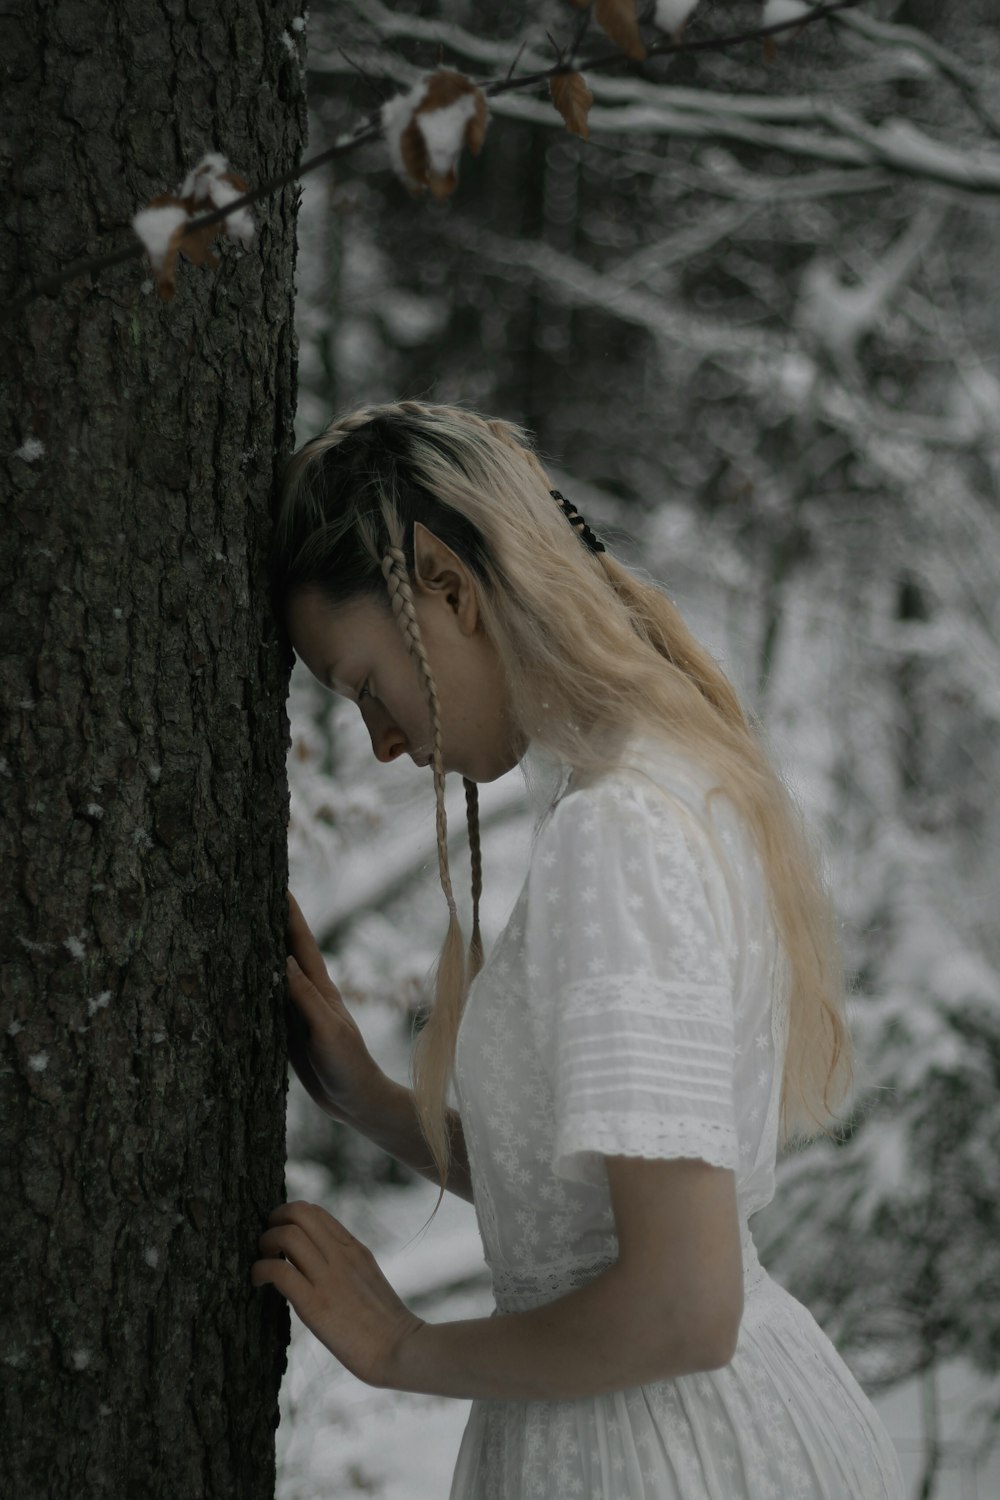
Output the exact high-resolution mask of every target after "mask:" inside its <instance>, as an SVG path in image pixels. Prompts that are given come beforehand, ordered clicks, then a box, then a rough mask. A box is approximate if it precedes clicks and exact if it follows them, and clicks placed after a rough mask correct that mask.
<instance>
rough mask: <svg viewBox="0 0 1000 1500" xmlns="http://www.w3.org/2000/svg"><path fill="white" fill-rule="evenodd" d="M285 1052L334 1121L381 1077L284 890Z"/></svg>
mask: <svg viewBox="0 0 1000 1500" xmlns="http://www.w3.org/2000/svg"><path fill="white" fill-rule="evenodd" d="M288 948H289V956H290V958H292V959H294V960H295V962H296V964H297V965H298V967H297V968H296V967H294V966H293V965H292V964H291V963H289V965H288V993H289V998H290V1000H291V1002H292V1006H291V1010H290V1012H289V1018H288V1022H289V1024H288V1055H289V1057H290V1058H291V1061H292V1066H293V1067H294V1069H295V1071H296V1073H297V1074H298V1076H299V1080H300V1081H301V1083H302V1086H303V1088H305V1089H306V1091H307V1092H308V1093H309V1095H310V1097H311V1098H313V1099H314V1100H315V1101H316V1103H317V1104H318V1105H320V1107H321V1108H323V1109H325V1110H326V1111H327V1113H328V1114H330V1115H332V1116H333V1118H334V1119H335V1120H342V1121H346V1122H347V1123H351V1122H352V1121H353V1120H354V1119H356V1118H357V1117H358V1116H359V1115H360V1114H362V1113H363V1110H364V1105H365V1102H366V1101H367V1100H368V1099H369V1098H371V1097H372V1094H373V1092H374V1089H375V1088H376V1087H377V1084H378V1082H379V1080H380V1078H381V1077H382V1070H381V1069H380V1068H379V1066H378V1064H377V1063H376V1062H375V1059H374V1058H373V1057H372V1055H371V1053H370V1052H369V1051H368V1048H367V1047H366V1046H365V1041H364V1038H363V1036H362V1035H361V1030H360V1028H359V1026H358V1023H357V1022H356V1021H355V1019H354V1017H353V1016H352V1015H351V1014H350V1012H349V1011H348V1009H347V1007H346V1005H345V1004H344V1001H343V998H342V996H341V993H340V991H339V990H338V989H337V986H336V985H335V984H334V983H333V980H332V979H331V978H330V976H329V974H328V973H327V972H326V965H325V964H324V963H323V958H322V955H321V954H320V951H319V946H318V944H317V942H316V939H315V938H314V937H313V935H312V933H311V932H310V930H309V924H308V923H307V922H306V919H305V917H304V916H303V915H302V911H301V909H300V907H299V904H298V902H297V901H296V899H295V897H294V896H293V895H292V893H291V891H289V892H288Z"/></svg>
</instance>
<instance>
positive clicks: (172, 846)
mask: <svg viewBox="0 0 1000 1500" xmlns="http://www.w3.org/2000/svg"><path fill="white" fill-rule="evenodd" d="M300 10H301V7H300V6H299V5H298V4H297V3H296V0H280V3H278V4H276V5H273V6H263V7H261V6H258V5H256V4H252V3H250V0H214V3H213V4H208V3H205V0H199V3H197V4H195V3H193V0H188V3H187V4H186V5H182V4H180V3H179V0H163V3H161V4H158V5H151V4H147V3H145V0H103V3H101V4H88V3H85V0H59V3H52V4H48V5H38V4H36V3H32V0H14V3H13V5H12V6H9V7H7V8H6V10H5V21H4V23H3V26H4V30H3V32H2V34H0V100H2V103H0V174H2V178H0V301H2V302H7V301H9V300H10V299H11V298H12V297H13V296H14V295H16V294H17V293H18V292H19V291H23V290H24V287H25V284H26V282H27V280H28V279H29V278H30V279H32V280H34V279H36V278H38V277H39V276H43V275H46V274H51V273H52V272H53V271H56V270H58V269H60V268H61V267H62V266H63V265H65V264H67V263H68V262H72V261H74V260H76V259H78V258H80V257H82V256H87V255H94V254H98V253H101V252H104V251H107V250H109V249H111V250H113V249H117V248H119V247H122V246H125V245H127V244H128V243H129V242H130V237H131V231H130V230H128V228H127V227H126V226H127V225H128V222H129V219H130V217H131V215H132V214H133V213H134V212H135V211H136V210H137V209H138V208H139V207H141V206H142V205H143V204H144V203H145V202H146V201H147V200H148V199H149V198H150V197H151V196H152V195H154V194H155V193H158V192H164V191H174V190H176V189H177V187H178V186H179V185H180V183H181V181H182V180H183V178H184V176H185V175H186V173H187V171H188V170H189V169H190V168H191V167H193V166H194V165H195V164H196V162H197V161H198V160H199V159H200V157H201V156H202V155H203V153H204V152H206V151H218V152H221V153H222V154H223V155H225V156H226V157H227V158H228V160H229V162H230V163H231V164H232V167H233V170H234V171H236V172H238V173H240V174H242V175H244V176H245V177H246V178H247V179H248V180H250V181H251V182H260V181H261V180H263V179H264V178H266V177H267V176H269V175H271V174H273V173H276V172H279V171H282V170H285V169H287V168H289V167H290V166H291V165H293V164H294V162H295V161H296V159H297V158H298V156H299V154H300V151H301V145H302V140H303V134H304V127H305V112H304V98H303V91H302V80H301V75H300V70H299V63H298V59H297V56H296V55H294V49H300V48H301V46H302V39H301V36H299V35H298V34H297V33H295V32H289V40H290V42H291V44H292V45H291V46H289V45H285V44H283V41H282V33H283V32H285V31H288V28H289V23H290V21H291V19H292V18H293V16H295V15H296V14H297V13H298V12H299V11H300ZM296 206H297V189H296V188H294V187H292V188H288V189H286V190H285V191H284V192H283V193H281V194H279V195H277V196H276V197H273V198H271V199H269V200H268V201H267V202H265V203H263V204H261V205H258V206H257V208H256V209H255V214H256V217H257V222H258V225H259V234H258V237H257V239H256V241H255V242H254V244H253V245H252V247H251V248H249V249H248V250H244V249H242V248H240V247H238V246H237V245H235V244H234V243H232V242H229V241H222V242H220V246H219V247H217V248H219V250H220V254H221V264H220V265H219V267H218V268H217V269H214V270H213V269H210V268H209V267H203V266H194V265H191V264H189V263H188V262H186V261H183V260H182V261H181V262H180V264H179V268H178V276H177V293H176V297H175V299H174V300H173V301H172V302H167V301H163V300H161V299H160V297H159V296H158V295H157V294H156V292H155V291H154V290H153V288H152V285H151V282H150V280H149V270H148V267H147V266H145V264H144V263H143V262H142V261H139V260H134V261H131V262H127V263H126V264H124V265H120V266H118V267H116V268H115V269H114V270H111V271H104V272H101V273H99V274H97V275H95V276H94V277H93V278H89V277H88V278H85V279H82V280H76V281H74V282H72V283H71V284H69V285H67V286H65V287H63V288H62V289H61V290H60V291H59V292H57V293H55V294H54V295H50V296H44V297H41V298H38V299H37V300H35V301H34V302H33V303H31V304H30V305H29V306H28V308H27V310H26V311H25V312H23V313H22V314H21V315H20V316H18V317H17V318H16V319H15V320H13V321H8V323H7V324H6V326H5V327H4V330H3V333H2V345H0V360H2V366H0V372H2V382H0V388H2V389H3V390H4V392H5V396H4V402H3V409H2V410H0V482H2V485H3V491H2V493H3V505H4V515H3V547H2V549H0V590H2V599H3V633H2V645H0V696H2V704H3V712H2V719H0V797H2V815H0V861H2V868H3V881H2V892H3V895H2V901H3V908H4V909H3V919H2V924H0V953H2V964H3V970H2V972H3V984H2V1014H0V1041H2V1044H3V1052H4V1056H3V1061H2V1064H0V1067H2V1069H3V1073H4V1078H3V1084H4V1088H3V1098H4V1109H3V1117H2V1123H0V1162H2V1165H3V1174H4V1177H5V1179H6V1180H5V1182H4V1184H3V1187H2V1209H3V1215H4V1240H5V1242H6V1243H5V1248H4V1259H3V1272H2V1284H3V1293H2V1300H3V1302H4V1303H5V1304H6V1305H5V1306H4V1308H3V1327H4V1335H3V1346H2V1350H0V1405H2V1409H3V1424H2V1444H0V1452H2V1455H3V1456H2V1459H0V1492H2V1493H3V1494H5V1495H12V1496H14V1495H16V1496H17V1497H18V1500H35V1497H39V1500H41V1497H45V1500H50V1497H51V1500H56V1497H62V1496H70V1495H72V1496H74V1497H75V1500H86V1497H91V1496H94V1497H97V1496H101V1497H107V1496H115V1497H118V1496H121V1497H131V1496H139V1495H141V1496H143V1497H144V1500H150V1497H153V1500H155V1497H157V1496H164V1497H167V1496H169V1497H170V1500H179V1497H182V1500H195V1497H214V1496H226V1497H232V1496H236V1495H238V1496H240V1497H241V1500H256V1497H265V1496H267V1497H270V1496H272V1495H273V1489H274V1442H273V1437H274V1427H275V1425H276V1422H277V1394H278V1385H279V1381H280V1378H281V1372H282V1369H283V1365H284V1348H285V1344H286V1340H287V1317H286V1315H285V1312H284V1308H283V1304H280V1303H279V1302H278V1300H277V1299H276V1298H274V1297H273V1296H264V1295H263V1294H262V1293H261V1292H259V1291H255V1290H253V1289H252V1288H251V1287H250V1284H249V1279H248V1275H249V1269H250V1264H251V1261H252V1260H253V1259H254V1258H255V1256H256V1245H257V1238H258V1235H259V1234H260V1231H261V1229H262V1227H263V1224H264V1222H265V1218H266V1215H267V1212H268V1210H269V1209H270V1208H271V1207H273V1205H274V1204H275V1203H277V1202H279V1201H280V1200H281V1198H282V1197H283V1186H282V1184H283V1163H284V1089H285V1082H284V1081H285V1049H284V1011H283V1003H282V1002H283V984H284V962H283V955H284V941H283V932H284V915H285V909H286V908H285V895H284V892H285V886H286V819H287V806H288V799H287V789H286V783H285V773H284V756H285V750H286V745H287V739H288V724H287V719H286V717H285V712H284V699H285V692H286V684H287V674H288V668H289V652H288V648H287V645H286V644H285V643H284V642H283V641H282V639H281V638H280V637H279V633H278V630H277V628H276V626H275V624H274V621H273V619H272V617H271V614H270V607H269V600H268V596H267V590H266V570H265V557H266V551H267V547H268V544H269V535H270V529H271V515H272V503H273V501H272V497H273V493H274V480H275V473H276V467H277V465H278V463H279V462H280V460H281V459H282V457H283V456H284V454H285V452H286V451H287V449H288V447H289V446H290V442H291V424H292V416H293V406H294V376H295V343H294V336H293V323H292V293H293V267H294V255H295V239H294V233H295V211H296Z"/></svg>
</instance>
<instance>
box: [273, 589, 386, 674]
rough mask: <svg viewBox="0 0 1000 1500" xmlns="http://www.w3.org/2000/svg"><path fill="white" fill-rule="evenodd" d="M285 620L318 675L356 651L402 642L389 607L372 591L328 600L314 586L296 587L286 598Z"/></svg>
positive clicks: (292, 637)
mask: <svg viewBox="0 0 1000 1500" xmlns="http://www.w3.org/2000/svg"><path fill="white" fill-rule="evenodd" d="M287 623H288V634H289V636H290V637H291V641H292V645H293V646H294V647H295V650H296V652H297V654H298V655H299V656H301V657H302V659H303V660H304V661H305V663H306V665H307V666H308V667H309V669H310V671H312V672H315V673H316V675H317V676H322V675H324V670H323V669H325V668H327V667H330V666H332V665H336V666H340V664H341V662H343V663H344V664H345V665H346V663H347V659H348V658H349V657H353V656H355V655H356V654H358V653H359V652H362V651H365V650H369V649H373V648H374V649H378V648H379V647H380V646H382V645H383V644H385V643H388V644H389V645H390V646H391V645H393V644H395V643H396V642H399V643H400V644H402V643H401V641H400V636H399V629H398V626H397V625H396V622H395V620H393V618H392V614H391V612H390V610H389V609H388V608H387V607H386V606H385V605H384V604H382V603H381V602H380V601H379V600H377V599H375V598H374V597H372V596H371V595H366V596H365V597H363V598H360V599H351V600H350V601H348V602H347V603H346V604H331V602H330V601H329V600H328V599H326V598H324V596H323V595H322V594H321V593H320V592H319V590H318V589H316V588H304V589H299V590H297V591H296V593H295V594H293V595H292V598H291V600H290V601H289V605H288V615H287Z"/></svg>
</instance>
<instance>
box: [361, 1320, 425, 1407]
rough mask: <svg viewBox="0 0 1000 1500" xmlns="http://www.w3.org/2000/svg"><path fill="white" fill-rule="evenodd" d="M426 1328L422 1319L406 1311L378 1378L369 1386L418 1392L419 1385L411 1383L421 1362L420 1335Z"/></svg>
mask: <svg viewBox="0 0 1000 1500" xmlns="http://www.w3.org/2000/svg"><path fill="white" fill-rule="evenodd" d="M426 1328H427V1324H426V1323H425V1322H424V1320H423V1318H418V1317H417V1315H416V1313H413V1312H410V1311H409V1309H407V1316H406V1322H405V1324H404V1325H403V1327H402V1328H401V1329H400V1331H399V1333H398V1335H397V1337H396V1339H395V1340H394V1342H393V1344H392V1345H391V1347H390V1351H389V1353H388V1355H387V1356H386V1359H385V1362H384V1364H383V1367H382V1369H381V1371H380V1372H379V1377H378V1379H377V1380H373V1381H371V1382H370V1384H372V1385H376V1386H378V1387H379V1388H380V1389H381V1390H387V1391H413V1390H419V1389H420V1387H419V1383H418V1384H416V1385H414V1384H413V1381H414V1378H415V1372H416V1371H417V1370H418V1368H419V1366H420V1364H421V1360H422V1345H421V1335H422V1334H424V1333H425V1330H426Z"/></svg>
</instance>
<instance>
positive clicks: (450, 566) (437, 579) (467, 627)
mask: <svg viewBox="0 0 1000 1500" xmlns="http://www.w3.org/2000/svg"><path fill="white" fill-rule="evenodd" d="M412 587H413V592H414V594H415V595H416V596H417V597H418V598H422V599H424V600H426V601H427V603H436V604H439V605H443V606H444V607H445V608H447V609H448V610H449V612H450V613H452V614H453V615H454V617H455V623H456V624H457V625H458V627H459V629H460V630H461V632H462V634H463V635H471V634H472V632H473V631H474V630H475V628H476V624H477V622H478V619H479V605H478V600H477V597H476V586H475V583H474V582H473V579H472V574H471V573H470V572H469V570H468V568H467V567H466V566H465V563H464V562H463V561H462V559H461V558H460V557H459V556H458V554H457V553H456V552H453V551H452V550H451V548H450V547H449V546H448V545H447V543H445V542H442V541H441V539H440V538H439V537H436V536H435V535H434V533H433V531H429V530H428V529H427V527H426V526H424V525H423V523H422V522H420V521H414V523H413V584H412Z"/></svg>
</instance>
